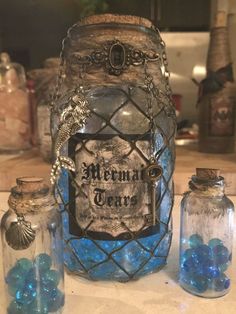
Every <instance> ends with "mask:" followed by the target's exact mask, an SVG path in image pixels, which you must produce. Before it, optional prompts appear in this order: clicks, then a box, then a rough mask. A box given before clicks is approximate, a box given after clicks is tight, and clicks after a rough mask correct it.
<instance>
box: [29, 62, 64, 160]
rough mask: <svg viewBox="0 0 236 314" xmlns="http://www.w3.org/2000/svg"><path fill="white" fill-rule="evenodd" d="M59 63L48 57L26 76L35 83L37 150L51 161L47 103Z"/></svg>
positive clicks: (45, 158) (52, 89) (53, 86)
mask: <svg viewBox="0 0 236 314" xmlns="http://www.w3.org/2000/svg"><path fill="white" fill-rule="evenodd" d="M59 65H60V59H59V58H48V59H46V60H45V61H44V67H43V68H42V69H34V70H32V71H30V72H28V76H29V77H30V78H31V79H32V80H33V81H34V83H35V91H36V93H35V94H36V102H37V110H36V111H37V113H36V116H37V123H35V125H37V133H38V141H39V143H38V144H39V151H40V154H41V156H42V157H43V159H44V160H45V161H47V162H51V161H52V139H51V132H50V109H49V104H50V99H51V96H52V93H53V91H54V88H55V83H56V80H57V75H58V70H59Z"/></svg>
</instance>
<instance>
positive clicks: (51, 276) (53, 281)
mask: <svg viewBox="0 0 236 314" xmlns="http://www.w3.org/2000/svg"><path fill="white" fill-rule="evenodd" d="M60 279H61V276H60V273H59V272H58V271H57V270H54V269H49V270H47V271H46V272H45V273H42V283H43V284H44V285H54V286H55V287H57V286H58V284H59V282H60Z"/></svg>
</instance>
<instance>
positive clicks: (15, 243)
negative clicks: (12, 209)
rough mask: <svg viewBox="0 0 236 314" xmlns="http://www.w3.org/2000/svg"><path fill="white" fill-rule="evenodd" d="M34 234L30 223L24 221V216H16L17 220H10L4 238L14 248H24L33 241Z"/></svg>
mask: <svg viewBox="0 0 236 314" xmlns="http://www.w3.org/2000/svg"><path fill="white" fill-rule="evenodd" d="M35 234H36V232H35V230H33V229H32V227H31V223H30V222H28V221H25V218H24V216H17V221H14V222H12V223H11V225H10V227H9V228H8V229H7V231H6V234H5V238H6V241H7V244H8V245H9V246H10V247H11V248H13V249H14V250H25V249H27V248H28V247H29V246H30V245H31V244H32V243H33V241H34V239H35Z"/></svg>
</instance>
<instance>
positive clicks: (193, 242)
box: [188, 233, 203, 248]
mask: <svg viewBox="0 0 236 314" xmlns="http://www.w3.org/2000/svg"><path fill="white" fill-rule="evenodd" d="M188 242H189V246H190V248H196V247H198V246H199V245H201V244H203V239H202V237H201V236H200V235H199V234H197V233H196V234H193V235H191V236H190V237H189V240H188Z"/></svg>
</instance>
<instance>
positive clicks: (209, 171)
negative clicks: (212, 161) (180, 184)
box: [196, 168, 220, 180]
mask: <svg viewBox="0 0 236 314" xmlns="http://www.w3.org/2000/svg"><path fill="white" fill-rule="evenodd" d="M196 176H197V178H198V179H201V180H216V179H218V178H219V177H220V170H219V169H213V168H196Z"/></svg>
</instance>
